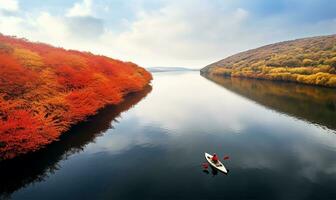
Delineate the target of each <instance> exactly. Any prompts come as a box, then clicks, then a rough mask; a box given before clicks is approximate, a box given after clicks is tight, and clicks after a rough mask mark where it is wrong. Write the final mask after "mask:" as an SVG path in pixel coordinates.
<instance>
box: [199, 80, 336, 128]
mask: <svg viewBox="0 0 336 200" xmlns="http://www.w3.org/2000/svg"><path fill="white" fill-rule="evenodd" d="M205 78H207V79H209V80H212V81H213V82H215V83H217V84H219V85H221V86H223V87H225V88H226V89H228V90H230V91H233V92H235V93H237V94H239V95H242V96H244V97H247V98H249V99H251V100H253V101H255V102H257V103H259V104H261V105H263V106H266V107H268V108H271V109H273V110H276V111H278V112H281V113H284V114H287V115H291V116H294V117H296V118H299V119H303V120H307V121H309V122H312V123H315V124H318V125H322V126H325V127H328V128H330V129H334V130H336V123H335V119H336V92H335V89H330V88H321V87H312V86H307V85H299V84H295V83H285V82H272V81H263V80H254V79H244V78H227V77H223V76H215V75H212V76H206V77H205Z"/></svg>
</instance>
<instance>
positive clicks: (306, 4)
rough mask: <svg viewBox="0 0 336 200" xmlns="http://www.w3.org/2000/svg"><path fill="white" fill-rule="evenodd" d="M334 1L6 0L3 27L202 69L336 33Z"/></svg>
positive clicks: (127, 57) (124, 56)
mask: <svg viewBox="0 0 336 200" xmlns="http://www.w3.org/2000/svg"><path fill="white" fill-rule="evenodd" d="M335 10H336V1H335V0H0V33H2V34H5V35H12V36H17V37H24V38H27V39H29V40H31V41H35V42H44V43H49V44H52V45H55V46H58V47H64V48H66V49H76V50H82V51H90V52H92V53H95V54H101V55H106V56H109V57H112V58H116V59H121V60H124V61H132V62H134V63H137V64H139V65H141V66H143V67H190V68H202V67H204V66H206V65H208V64H210V63H213V62H215V61H218V60H220V59H223V58H225V57H227V56H230V55H233V54H235V53H238V52H241V51H244V50H248V49H252V48H256V47H259V46H261V45H266V44H270V43H274V42H279V41H285V40H291V39H296V38H301V37H310V36H317V35H329V34H335V33H336V11H335Z"/></svg>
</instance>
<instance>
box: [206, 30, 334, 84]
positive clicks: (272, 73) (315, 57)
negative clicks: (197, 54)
mask: <svg viewBox="0 0 336 200" xmlns="http://www.w3.org/2000/svg"><path fill="white" fill-rule="evenodd" d="M201 73H202V74H203V75H206V74H212V75H224V76H232V77H247V78H256V79H268V80H280V81H291V82H298V83H305V84H312V85H321V86H327V87H336V35H330V36H321V37H312V38H304V39H298V40H293V41H287V42H280V43H276V44H271V45H267V46H263V47H260V48H257V49H253V50H249V51H245V52H242V53H238V54H236V55H233V56H230V57H228V58H226V59H223V60H220V61H218V62H215V63H213V64H210V65H208V66H206V67H205V68H203V69H202V70H201Z"/></svg>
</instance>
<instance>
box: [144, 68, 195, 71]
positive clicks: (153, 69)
mask: <svg viewBox="0 0 336 200" xmlns="http://www.w3.org/2000/svg"><path fill="white" fill-rule="evenodd" d="M146 69H147V70H148V71H150V72H173V71H199V70H198V69H190V68H185V67H149V68H146Z"/></svg>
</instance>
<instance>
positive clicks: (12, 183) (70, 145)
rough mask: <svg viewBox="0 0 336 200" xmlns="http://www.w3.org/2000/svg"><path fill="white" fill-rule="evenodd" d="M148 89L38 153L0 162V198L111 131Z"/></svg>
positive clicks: (37, 179)
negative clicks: (121, 115) (121, 116)
mask: <svg viewBox="0 0 336 200" xmlns="http://www.w3.org/2000/svg"><path fill="white" fill-rule="evenodd" d="M151 90H152V87H151V86H147V87H146V88H145V89H144V90H143V91H141V92H137V93H133V94H130V95H129V96H127V97H126V99H125V101H124V102H123V103H121V104H120V105H118V106H108V107H106V108H104V109H102V110H101V111H100V112H99V113H98V114H97V115H95V116H92V117H90V118H89V119H88V120H87V121H86V122H82V123H80V124H78V125H76V126H74V127H73V128H72V129H71V130H70V131H68V132H67V133H65V134H64V135H62V137H61V138H60V140H59V141H57V142H54V143H52V144H50V145H49V146H47V148H44V149H42V150H40V151H37V152H34V153H30V154H27V155H24V156H21V157H18V158H16V159H13V160H9V161H3V162H0V177H1V179H0V199H1V198H7V197H9V196H10V194H11V193H13V192H14V191H16V190H18V189H20V188H22V187H25V186H27V185H29V184H31V183H34V182H40V181H43V180H44V179H45V178H48V176H50V175H52V174H54V173H55V172H56V171H57V170H58V169H59V164H58V163H59V162H60V161H61V160H66V159H67V157H69V156H71V155H72V154H75V153H77V152H80V151H82V150H83V149H84V148H85V147H86V146H87V144H89V143H92V142H94V140H95V139H96V138H97V137H99V136H100V135H102V134H103V133H104V132H106V130H107V129H111V128H113V127H111V126H113V124H114V123H116V122H118V121H117V118H118V117H119V116H120V114H121V113H122V112H125V111H127V110H129V109H130V108H132V107H133V106H134V105H136V104H137V103H138V102H139V101H140V100H141V99H143V98H144V97H145V96H146V95H147V94H148V93H150V92H151Z"/></svg>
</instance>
